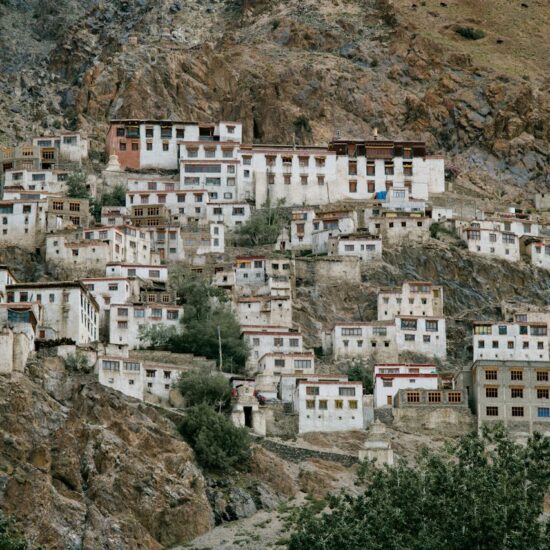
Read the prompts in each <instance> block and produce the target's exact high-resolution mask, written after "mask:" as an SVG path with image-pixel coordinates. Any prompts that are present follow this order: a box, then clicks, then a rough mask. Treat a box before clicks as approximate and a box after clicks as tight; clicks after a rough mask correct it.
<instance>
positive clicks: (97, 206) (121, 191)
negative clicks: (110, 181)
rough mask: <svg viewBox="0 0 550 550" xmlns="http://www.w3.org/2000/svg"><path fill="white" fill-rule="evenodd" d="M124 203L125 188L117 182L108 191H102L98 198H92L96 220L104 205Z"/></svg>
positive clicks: (98, 218)
mask: <svg viewBox="0 0 550 550" xmlns="http://www.w3.org/2000/svg"><path fill="white" fill-rule="evenodd" d="M125 204H126V188H125V187H124V185H122V184H120V183H117V184H116V185H115V186H114V187H113V188H112V189H111V190H110V191H108V192H107V193H103V195H101V199H100V200H96V199H93V207H92V208H93V215H94V218H95V219H96V220H98V221H99V220H100V219H101V209H102V208H103V207H104V206H124V205H125Z"/></svg>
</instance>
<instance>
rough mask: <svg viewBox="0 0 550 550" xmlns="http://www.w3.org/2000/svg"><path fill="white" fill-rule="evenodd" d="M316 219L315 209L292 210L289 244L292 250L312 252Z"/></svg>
mask: <svg viewBox="0 0 550 550" xmlns="http://www.w3.org/2000/svg"><path fill="white" fill-rule="evenodd" d="M314 218H315V210H314V209H313V208H293V209H292V219H291V220H290V243H289V248H290V249H291V250H310V249H311V248H312V246H313V241H312V235H313V219H314Z"/></svg>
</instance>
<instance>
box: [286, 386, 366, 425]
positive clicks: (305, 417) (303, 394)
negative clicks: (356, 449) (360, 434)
mask: <svg viewBox="0 0 550 550" xmlns="http://www.w3.org/2000/svg"><path fill="white" fill-rule="evenodd" d="M294 409H295V410H296V411H297V412H298V431H299V433H306V432H343V431H348V430H362V429H364V421H363V386H362V383H361V382H349V381H346V382H338V383H334V382H326V381H321V380H319V381H317V382H312V381H308V380H306V381H303V380H298V381H297V385H296V390H295V399H294Z"/></svg>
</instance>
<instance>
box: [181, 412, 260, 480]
mask: <svg viewBox="0 0 550 550" xmlns="http://www.w3.org/2000/svg"><path fill="white" fill-rule="evenodd" d="M180 433H181V434H182V435H183V437H184V438H185V439H186V440H187V441H188V442H189V444H190V445H191V447H193V450H194V451H195V454H196V456H197V461H198V463H199V464H200V465H201V466H202V467H203V468H205V469H207V470H213V471H217V472H224V471H227V470H230V469H232V468H235V467H243V466H246V465H247V464H248V462H249V460H250V436H249V435H248V431H247V430H246V428H238V427H237V426H235V425H234V424H233V423H232V422H231V420H229V418H227V417H226V416H224V415H223V414H220V413H218V412H216V411H214V410H213V409H212V408H211V407H210V406H208V405H207V404H206V403H203V404H201V405H196V406H194V407H192V408H191V409H189V410H188V411H187V413H186V416H185V418H184V419H183V421H182V423H181V425H180Z"/></svg>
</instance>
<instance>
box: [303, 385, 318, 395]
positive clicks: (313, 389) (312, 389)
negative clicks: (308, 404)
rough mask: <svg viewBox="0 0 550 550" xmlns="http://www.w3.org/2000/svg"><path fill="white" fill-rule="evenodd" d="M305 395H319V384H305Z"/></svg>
mask: <svg viewBox="0 0 550 550" xmlns="http://www.w3.org/2000/svg"><path fill="white" fill-rule="evenodd" d="M306 395H319V386H306Z"/></svg>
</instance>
